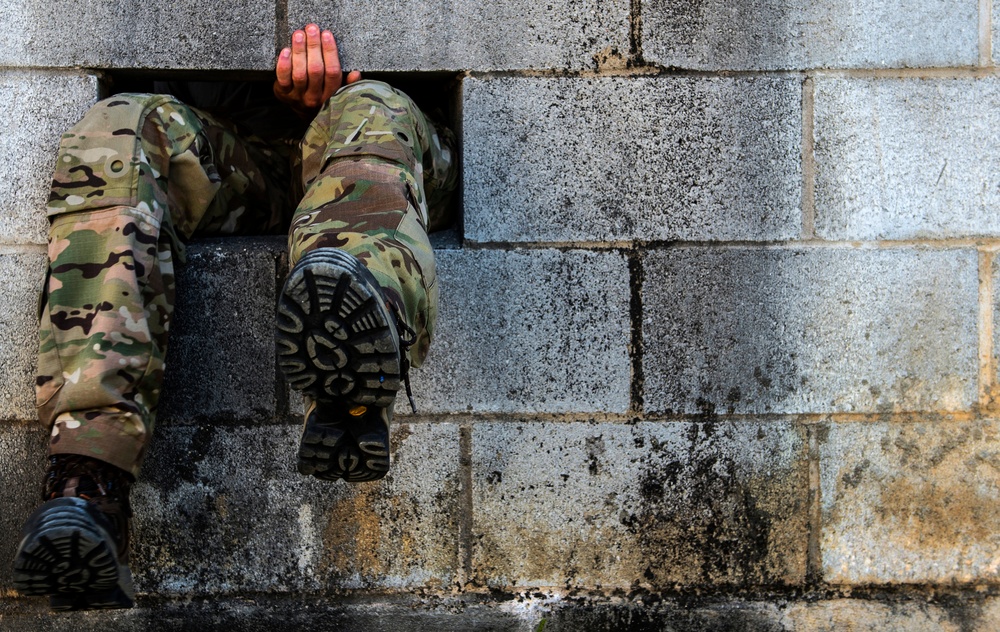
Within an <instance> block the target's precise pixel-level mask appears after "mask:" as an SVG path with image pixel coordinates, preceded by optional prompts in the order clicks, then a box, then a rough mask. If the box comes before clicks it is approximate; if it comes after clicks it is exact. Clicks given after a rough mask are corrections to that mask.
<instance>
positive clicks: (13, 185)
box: [0, 8, 97, 244]
mask: <svg viewBox="0 0 1000 632" xmlns="http://www.w3.org/2000/svg"><path fill="white" fill-rule="evenodd" d="M5 10H7V9H4V8H0V15H2V14H3V11H5ZM0 54H2V53H0ZM96 100H97V78H96V77H94V76H92V75H84V76H81V75H78V74H69V73H61V72H44V71H28V70H0V154H2V155H3V156H4V159H3V160H2V161H0V244H26V243H34V244H44V243H45V239H46V237H47V235H48V229H49V225H48V222H47V221H46V220H45V202H46V200H48V197H49V187H50V185H51V183H52V169H53V167H54V166H55V163H56V154H57V152H58V149H59V138H60V137H61V136H62V134H63V132H65V131H66V130H67V129H69V128H70V127H72V126H73V124H74V123H76V122H77V121H78V120H79V119H80V118H82V117H83V115H84V113H86V111H87V109H88V108H89V107H90V106H91V105H92V104H93V103H94V102H95V101H96Z"/></svg>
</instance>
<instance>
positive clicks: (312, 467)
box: [277, 248, 413, 482]
mask: <svg viewBox="0 0 1000 632" xmlns="http://www.w3.org/2000/svg"><path fill="white" fill-rule="evenodd" d="M277 328H278V330H277V345H278V365H279V366H280V367H281V369H282V371H283V372H284V374H285V379H286V380H287V381H288V384H289V385H290V386H291V387H292V388H294V389H296V390H299V391H302V392H303V394H305V396H306V401H307V408H306V414H305V425H304V428H303V431H302V442H301V444H300V447H299V457H298V469H299V472H301V473H303V474H311V475H313V476H315V477H317V478H321V479H328V480H333V479H338V478H343V479H344V480H347V481H352V482H354V481H370V480H376V479H380V478H382V477H383V476H385V474H386V472H387V471H388V469H389V424H390V422H391V420H392V406H393V403H394V402H395V401H396V391H397V390H399V388H400V386H401V385H402V384H406V386H407V392H409V380H408V375H407V369H408V363H407V358H406V348H407V346H408V345H409V344H412V340H404V339H403V338H401V336H400V332H401V331H402V332H406V333H407V334H409V335H410V336H411V337H412V335H413V332H412V331H411V330H409V329H408V328H407V327H406V326H405V325H404V324H403V323H402V321H401V319H400V318H399V316H398V313H397V312H396V310H395V309H394V308H393V307H392V305H391V304H390V303H389V302H388V301H387V300H386V299H385V296H384V295H383V293H382V290H381V288H380V287H379V285H378V282H377V281H376V280H375V278H374V277H373V276H372V274H371V273H370V272H369V271H368V269H367V268H365V267H364V265H362V263H361V262H360V261H359V260H358V259H356V258H355V257H353V256H351V255H349V254H347V253H345V252H343V251H341V250H337V249H335V248H318V249H316V250H312V251H310V252H308V253H306V254H305V255H304V256H303V257H302V259H301V260H300V261H299V262H298V264H297V265H296V266H295V267H294V268H293V269H292V271H291V272H290V273H289V274H288V279H287V280H286V281H285V285H284V287H283V288H282V291H281V294H280V295H279V297H278V315H277ZM411 403H412V399H411Z"/></svg>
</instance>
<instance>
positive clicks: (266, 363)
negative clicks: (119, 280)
mask: <svg viewBox="0 0 1000 632" xmlns="http://www.w3.org/2000/svg"><path fill="white" fill-rule="evenodd" d="M283 247H284V243H283V239H281V238H275V239H271V238H260V239H237V238H230V239H215V240H205V241H202V242H195V243H194V244H193V245H191V246H189V247H188V263H187V265H178V266H176V271H177V304H176V308H175V311H174V319H173V322H172V323H171V328H170V342H169V345H168V347H167V358H166V364H167V370H166V374H165V375H164V385H163V398H162V401H161V406H160V419H161V420H167V421H192V420H204V419H207V418H214V419H243V420H258V421H259V420H270V419H273V418H274V413H275V406H276V403H277V397H278V394H277V384H276V376H277V373H276V365H275V359H274V358H275V356H274V306H275V302H276V300H277V299H276V294H275V292H276V290H275V283H276V274H277V273H276V263H275V259H276V258H277V257H278V256H279V253H280V252H281V250H282V249H283Z"/></svg>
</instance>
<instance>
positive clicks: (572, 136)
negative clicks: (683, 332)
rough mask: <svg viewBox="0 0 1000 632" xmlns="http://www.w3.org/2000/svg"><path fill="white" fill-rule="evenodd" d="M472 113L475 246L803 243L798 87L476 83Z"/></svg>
mask: <svg viewBox="0 0 1000 632" xmlns="http://www.w3.org/2000/svg"><path fill="white" fill-rule="evenodd" d="M463 108H464V122H463V126H464V132H463V137H464V141H463V143H464V149H463V151H464V167H463V168H464V186H465V188H464V196H465V237H466V239H467V240H471V241H485V242H489V241H514V242H525V241H553V242H562V241H602V242H603V241H611V240H631V239H649V240H658V239H681V240H699V241H700V240H743V241H751V240H777V239H791V238H794V237H797V236H798V235H799V232H800V224H801V211H800V198H801V187H802V175H801V164H800V162H801V160H800V154H801V140H802V127H801V126H802V120H801V88H800V86H799V80H798V79H795V78H790V77H778V78H775V77H725V78H719V77H703V76H700V77H655V78H650V77H629V78H626V77H605V78H587V79H582V78H548V77H546V78H540V77H535V78H516V77H501V78H491V79H467V80H466V81H465V86H464V106H463Z"/></svg>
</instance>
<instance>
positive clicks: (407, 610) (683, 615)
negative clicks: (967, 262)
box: [0, 595, 998, 632]
mask: <svg viewBox="0 0 1000 632" xmlns="http://www.w3.org/2000/svg"><path fill="white" fill-rule="evenodd" d="M996 610H997V607H996V599H995V598H985V599H984V598H983V597H982V596H978V597H977V596H970V597H969V598H965V599H959V600H952V601H950V602H948V603H945V604H943V603H941V602H936V603H934V602H928V601H927V599H926V598H925V597H923V596H919V595H918V596H912V597H909V598H907V597H902V598H901V597H899V596H882V597H881V599H880V600H874V599H873V600H862V599H821V600H817V601H813V600H807V599H802V598H799V599H795V600H777V601H776V602H774V601H772V602H770V603H769V602H766V601H750V600H742V599H736V598H730V599H725V598H716V599H712V598H696V599H660V598H656V599H649V600H646V601H643V600H642V598H641V597H639V598H637V599H634V600H633V599H629V600H626V599H603V600H602V599H594V598H587V597H568V598H562V597H559V596H555V595H553V596H549V595H540V596H534V595H517V596H512V595H498V596H495V597H494V599H488V598H481V597H477V596H475V595H464V596H459V597H445V598H435V597H422V598H421V597H409V596H405V595H393V596H386V595H379V596H377V597H375V598H370V599H365V598H363V597H362V598H358V597H356V596H355V597H351V596H340V595H338V596H337V597H335V598H330V597H327V596H321V597H314V596H303V597H288V598H277V599H275V598H267V597H262V596H255V597H254V598H253V599H250V598H242V599H240V598H230V599H191V600H184V601H153V600H150V599H148V598H142V597H140V598H139V600H138V606H137V607H136V608H135V609H134V610H129V611H105V612H90V613H87V614H86V615H80V614H75V615H63V616H58V615H57V616H52V615H49V614H48V613H46V612H45V611H44V609H43V607H42V605H41V603H40V600H32V601H24V600H18V601H15V600H6V601H0V623H2V624H3V625H4V629H5V630H11V631H12V632H22V631H23V632H54V631H57V630H72V631H73V632H90V631H94V632H103V631H104V630H108V629H114V630H121V631H123V632H132V631H134V632H140V631H142V632H151V631H159V630H166V631H171V632H172V631H173V630H177V629H192V630H194V629H197V630H201V629H205V630H208V629H232V628H238V629H239V630H246V631H247V632H283V631H285V630H289V631H292V630H294V631H298V630H304V629H308V630H315V631H316V632H468V631H469V630H475V631H476V632H539V631H540V630H542V629H543V628H542V627H540V626H541V624H542V622H543V621H544V630H545V632H621V631H623V630H627V631H629V632H659V631H663V632H842V631H845V630H881V631H884V632H994V630H996V629H997V628H996V624H997V622H998V621H997V619H996V618H995V613H996Z"/></svg>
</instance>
